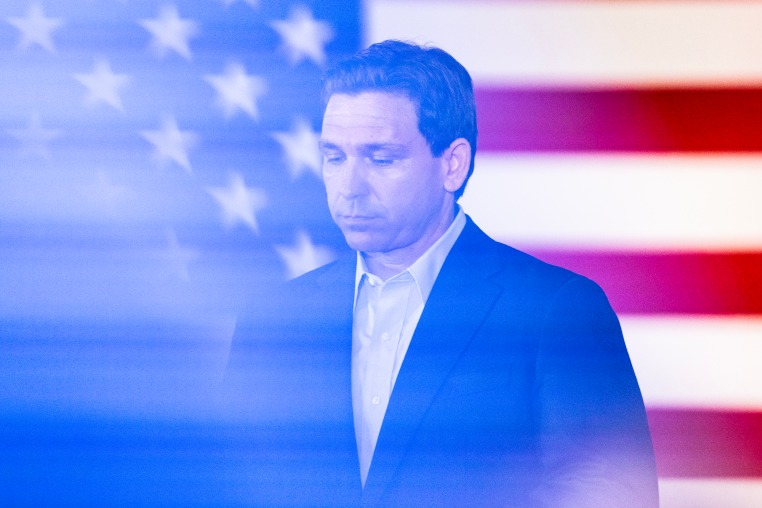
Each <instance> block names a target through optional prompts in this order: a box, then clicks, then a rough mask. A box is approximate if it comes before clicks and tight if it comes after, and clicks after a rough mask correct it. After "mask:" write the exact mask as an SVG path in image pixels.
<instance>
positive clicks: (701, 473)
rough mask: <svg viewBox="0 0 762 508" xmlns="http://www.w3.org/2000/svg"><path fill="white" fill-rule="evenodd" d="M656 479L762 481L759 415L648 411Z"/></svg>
mask: <svg viewBox="0 0 762 508" xmlns="http://www.w3.org/2000/svg"><path fill="white" fill-rule="evenodd" d="M648 424H649V426H650V428H651V437H652V439H653V443H654V452H655V454H656V469H657V471H658V474H659V476H660V477H662V478H665V477H676V478H688V477H694V478H696V477H725V478H728V477H738V478H741V477H746V478H749V477H762V413H759V412H721V411H703V410H688V409H649V410H648Z"/></svg>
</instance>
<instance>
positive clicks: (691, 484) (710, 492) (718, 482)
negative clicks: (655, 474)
mask: <svg viewBox="0 0 762 508" xmlns="http://www.w3.org/2000/svg"><path fill="white" fill-rule="evenodd" d="M659 498H660V505H661V508H717V507H718V506H721V507H722V508H758V507H760V506H762V481H760V480H740V479H707V478H697V479H682V478H681V479H672V478H668V479H664V478H662V479H660V480H659Z"/></svg>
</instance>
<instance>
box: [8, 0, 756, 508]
mask: <svg viewBox="0 0 762 508" xmlns="http://www.w3.org/2000/svg"><path fill="white" fill-rule="evenodd" d="M386 38H401V39H409V40H414V41H417V42H421V43H433V44H435V45H438V46H440V47H442V48H444V49H446V50H447V51H449V52H451V53H452V54H453V55H454V56H455V57H456V58H457V59H459V60H460V61H461V62H462V63H463V64H464V65H465V66H466V67H467V68H468V69H469V70H470V71H471V73H472V75H473V77H474V80H475V85H476V95H477V105H478V108H479V129H480V137H479V154H478V156H477V167H476V172H475V175H474V177H473V178H472V180H471V182H470V183H469V188H468V190H467V191H466V193H465V195H464V197H463V199H462V204H463V207H464V208H465V210H466V212H467V213H469V214H471V216H472V217H473V218H474V219H475V221H476V222H477V223H478V224H480V225H481V226H482V227H483V228H484V229H485V230H486V231H487V232H488V233H490V234H491V235H492V236H493V237H495V238H496V239H498V240H501V241H504V242H505V243H509V244H511V245H514V246H516V247H519V248H522V249H524V250H527V251H529V252H532V253H534V254H535V255H537V256H539V257H541V258H542V259H546V260H548V261H551V262H554V263H556V264H560V265H562V266H566V267H568V268H571V269H573V270H575V271H578V272H580V273H583V274H585V275H588V276H590V277H591V278H593V279H594V280H596V281H597V282H599V283H600V284H601V285H602V286H603V288H604V289H605V290H606V292H607V294H608V295H609V298H610V300H611V302H612V305H613V306H614V308H615V310H616V311H617V312H618V313H619V315H620V319H621V321H622V326H623V329H624V333H625V339H626V341H627V345H628V349H629V351H630V355H631V357H632V359H633V363H634V366H635V370H636V373H637V374H638V378H639V381H640V385H641V388H642V390H643V394H644V398H645V400H646V405H647V407H648V411H649V423H650V425H651V430H652V434H653V437H654V444H655V448H656V458H657V467H658V471H659V476H660V490H661V498H662V506H664V507H665V508H671V507H672V508H675V507H699V508H701V507H707V508H708V507H715V506H728V507H753V506H762V481H760V477H762V413H760V412H759V411H760V408H762V317H761V316H762V198H761V197H760V195H762V156H760V155H759V153H760V152H762V2H753V1H722V2H721V1H716V2H712V1H695V2H687V1H678V0H674V1H673V0H667V1H655V0H643V1H631V0H621V1H613V0H612V1H606V0H597V1H575V0H566V1H561V0H559V1H534V2H531V1H510V0H483V1H467V0H448V1H435V0H405V1H402V0H369V1H366V2H364V3H353V2H345V1H341V2H339V1H332V2H325V1H324V2H320V1H317V0H315V1H294V2H287V1H283V0H278V1H269V0H259V1H257V0H195V1H191V0H176V1H171V0H167V1H166V2H153V1H148V0H122V1H119V0H77V1H62V0H31V1H30V0H3V2H2V4H1V5H0V504H9V505H14V504H24V505H33V504H56V505H58V504H64V505H81V504H92V502H93V501H94V500H103V501H105V502H106V503H107V504H108V502H109V501H111V502H112V503H117V504H127V503H132V504H156V505H166V504H179V505H186V504H218V503H219V502H231V503H236V502H240V501H241V500H242V499H244V498H243V497H241V496H243V494H242V492H244V490H245V489H244V487H241V490H240V491H239V490H236V489H235V488H231V487H225V488H224V489H223V488H221V487H219V485H222V484H223V483H224V482H221V481H218V480H221V479H222V478H223V477H224V476H225V475H226V474H227V473H228V472H227V471H225V470H222V469H221V470H215V468H214V467H213V465H214V463H215V462H214V457H215V456H216V455H215V454H217V453H219V454H223V453H224V439H223V437H221V436H216V435H214V434H210V433H209V432H208V429H209V426H208V422H209V421H210V420H211V419H213V417H214V408H213V407H212V406H211V404H210V402H209V400H210V398H209V391H210V386H212V385H213V384H214V381H215V380H216V379H219V377H220V376H221V375H222V371H223V369H224V365H225V362H226V356H227V348H228V346H229V341H230V338H231V335H232V331H233V327H234V326H235V320H236V316H237V315H238V313H239V312H241V311H242V310H245V308H246V307H247V306H250V305H256V302H257V301H258V298H263V297H266V295H263V294H262V289H261V288H264V287H267V286H268V285H269V284H270V283H272V282H273V281H274V280H282V279H285V278H288V277H292V276H294V275H297V274H299V273H302V272H303V271H306V270H308V269H310V268H313V267H315V266H318V265H320V264H323V263H325V262H327V261H329V260H330V259H332V258H333V257H334V256H335V255H336V254H338V253H339V252H340V251H341V250H342V249H345V248H346V247H345V246H344V244H343V240H342V238H341V234H340V232H339V231H338V230H337V229H336V228H335V227H334V226H333V224H332V223H331V220H330V216H329V214H328V211H327V207H326V205H325V203H324V201H325V197H324V192H323V190H322V184H321V181H320V176H319V175H320V162H321V161H320V156H319V154H318V153H317V142H316V139H317V135H318V131H319V127H320V118H321V110H320V105H319V101H318V90H319V77H320V74H321V71H322V69H323V68H324V67H325V66H326V65H328V64H330V62H332V61H334V60H335V59H337V58H340V57H342V56H346V55H348V54H350V53H353V52H354V51H356V50H357V49H359V48H360V47H362V46H363V45H366V44H368V43H370V42H374V41H378V40H382V39H386ZM202 456H203V460H200V458H201V457H202ZM196 459H199V460H196ZM200 464H203V465H204V466H203V467H202V466H201V465H200ZM244 483H245V482H244ZM226 485H229V484H226ZM242 485H243V484H242Z"/></svg>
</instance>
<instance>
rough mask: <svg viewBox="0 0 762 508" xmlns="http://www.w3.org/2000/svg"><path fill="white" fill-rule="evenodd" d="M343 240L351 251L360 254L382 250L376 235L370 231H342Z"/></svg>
mask: <svg viewBox="0 0 762 508" xmlns="http://www.w3.org/2000/svg"><path fill="white" fill-rule="evenodd" d="M342 232H343V233H344V240H345V241H346V242H347V245H349V247H350V248H351V249H352V250H356V251H360V252H378V251H380V250H383V249H382V246H381V245H380V242H379V241H378V234H377V233H376V234H373V232H372V231H356V230H344V231H342Z"/></svg>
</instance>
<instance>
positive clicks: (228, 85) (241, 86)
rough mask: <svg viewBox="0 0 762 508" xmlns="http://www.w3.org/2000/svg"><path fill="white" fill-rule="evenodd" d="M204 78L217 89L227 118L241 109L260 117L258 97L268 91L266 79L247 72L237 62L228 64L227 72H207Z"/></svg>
mask: <svg viewBox="0 0 762 508" xmlns="http://www.w3.org/2000/svg"><path fill="white" fill-rule="evenodd" d="M204 80H206V81H207V82H208V83H209V84H211V85H212V86H213V87H214V89H215V90H216V91H217V103H218V104H219V105H220V107H221V108H222V109H223V111H224V112H225V118H227V119H229V118H231V117H232V116H233V115H234V114H235V113H236V111H237V110H239V109H240V110H241V111H243V112H245V113H246V114H248V115H249V116H250V117H251V118H253V119H254V120H257V119H259V109H258V108H257V99H259V98H260V97H262V95H264V94H265V92H266V91H267V85H266V83H265V80H264V79H262V78H260V77H258V76H252V75H249V74H246V69H245V68H244V67H243V65H241V64H237V63H236V64H231V65H228V67H227V69H226V70H225V74H217V75H213V74H207V75H205V76H204Z"/></svg>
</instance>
